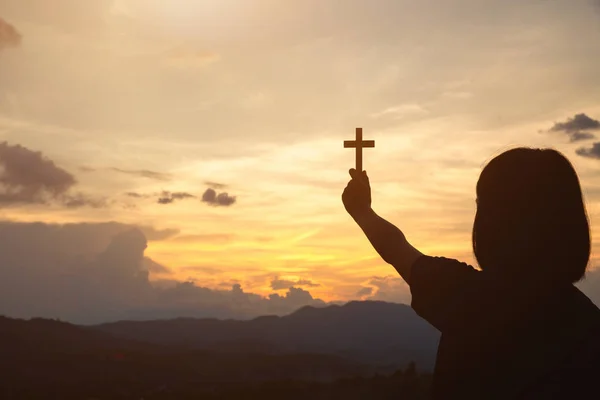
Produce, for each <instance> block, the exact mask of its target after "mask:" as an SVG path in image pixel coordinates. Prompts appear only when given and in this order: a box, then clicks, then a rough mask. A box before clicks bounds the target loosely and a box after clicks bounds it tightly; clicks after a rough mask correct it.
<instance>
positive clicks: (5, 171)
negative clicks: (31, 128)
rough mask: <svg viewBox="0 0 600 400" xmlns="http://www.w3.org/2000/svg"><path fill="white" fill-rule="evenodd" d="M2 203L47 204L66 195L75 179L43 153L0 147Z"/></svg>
mask: <svg viewBox="0 0 600 400" xmlns="http://www.w3.org/2000/svg"><path fill="white" fill-rule="evenodd" d="M0 167H1V172H0V186H1V191H0V202H2V203H4V204H13V203H45V202H46V201H47V200H50V199H57V198H60V197H61V196H63V195H65V194H66V192H67V191H68V190H69V189H71V188H72V187H73V186H74V185H75V184H76V181H75V177H74V176H73V175H71V174H70V173H69V172H67V171H65V170H64V169H62V168H60V167H58V166H56V164H54V162H53V161H52V160H50V159H48V158H46V157H44V155H42V153H40V152H35V151H31V150H29V149H27V148H25V147H23V146H20V145H14V146H11V145H9V144H8V143H7V142H3V143H0Z"/></svg>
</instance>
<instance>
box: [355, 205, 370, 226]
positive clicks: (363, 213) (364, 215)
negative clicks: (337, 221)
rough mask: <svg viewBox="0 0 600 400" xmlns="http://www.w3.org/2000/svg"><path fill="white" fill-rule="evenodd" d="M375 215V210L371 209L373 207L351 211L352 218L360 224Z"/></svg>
mask: <svg viewBox="0 0 600 400" xmlns="http://www.w3.org/2000/svg"><path fill="white" fill-rule="evenodd" d="M375 215H376V214H375V211H373V209H372V208H371V207H369V208H365V209H364V210H360V211H358V212H356V213H353V215H352V218H354V221H356V223H357V224H359V225H361V224H363V223H365V222H366V221H368V220H369V219H371V218H372V217H374V216H375Z"/></svg>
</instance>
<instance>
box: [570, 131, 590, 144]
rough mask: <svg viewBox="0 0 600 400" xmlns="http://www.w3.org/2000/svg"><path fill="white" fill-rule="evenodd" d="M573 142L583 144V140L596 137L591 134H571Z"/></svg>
mask: <svg viewBox="0 0 600 400" xmlns="http://www.w3.org/2000/svg"><path fill="white" fill-rule="evenodd" d="M570 137H571V142H572V143H574V142H581V141H583V140H590V139H594V138H595V137H596V135H594V134H593V133H590V132H573V133H571V134H570Z"/></svg>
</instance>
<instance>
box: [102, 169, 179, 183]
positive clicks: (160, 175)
mask: <svg viewBox="0 0 600 400" xmlns="http://www.w3.org/2000/svg"><path fill="white" fill-rule="evenodd" d="M111 170H113V171H115V172H120V173H122V174H127V175H132V176H137V177H141V178H148V179H154V180H157V181H163V182H166V181H170V180H171V179H173V177H172V175H171V174H167V173H164V172H156V171H150V170H147V169H137V170H132V169H122V168H111Z"/></svg>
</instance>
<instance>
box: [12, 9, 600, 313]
mask: <svg viewBox="0 0 600 400" xmlns="http://www.w3.org/2000/svg"><path fill="white" fill-rule="evenodd" d="M50 3H52V6H50ZM77 3H78V2H73V1H70V0H52V2H49V1H48V2H47V1H42V0H37V1H34V0H31V1H27V0H0V17H3V19H4V20H5V21H7V22H9V23H10V24H11V25H13V26H14V27H15V28H16V29H17V30H18V32H19V33H20V34H21V36H22V41H21V43H20V45H15V46H11V48H8V46H7V47H6V48H3V47H2V46H0V140H6V141H8V142H9V143H10V144H13V145H14V144H20V145H22V146H25V147H26V148H28V149H31V150H34V151H41V152H43V154H44V155H45V156H46V157H48V158H49V159H51V160H53V161H54V162H55V163H56V165H59V166H60V167H61V168H64V169H65V170H67V171H69V172H70V173H72V174H73V175H75V176H76V178H77V181H78V186H77V190H79V191H81V192H82V193H86V195H88V196H92V197H94V196H95V197H98V198H106V199H109V201H108V203H107V205H106V206H105V207H101V208H89V207H82V208H77V209H67V208H65V207H61V206H60V205H44V206H42V205H39V204H14V205H11V206H8V207H4V208H2V209H1V210H0V213H1V214H0V216H1V217H2V218H3V219H7V220H11V221H28V222H33V221H41V222H47V223H64V222H84V221H85V222H102V221H118V222H123V223H128V224H135V225H144V226H153V227H155V228H157V229H176V230H178V231H179V234H178V235H175V236H173V237H171V238H169V239H164V240H155V241H150V243H149V246H148V249H147V250H146V255H147V256H149V257H150V258H152V259H153V260H154V261H156V262H158V263H160V264H163V265H165V266H167V267H169V268H171V269H172V270H173V272H174V274H173V275H171V276H169V277H168V278H169V279H179V280H186V279H192V280H194V281H195V282H196V283H197V284H199V285H202V286H204V287H209V288H220V287H222V286H223V285H224V284H225V285H228V284H230V283H231V282H239V283H240V284H241V285H242V287H243V288H244V289H245V290H247V291H251V292H254V293H259V294H262V295H267V294H269V293H272V292H274V290H275V289H273V288H272V287H271V282H272V281H273V280H274V279H275V278H277V277H279V279H282V280H288V281H293V282H297V283H298V285H299V286H303V285H304V287H305V288H306V289H307V290H309V291H310V292H311V293H312V294H313V296H315V297H319V298H322V299H324V300H349V299H353V298H359V297H360V295H359V292H360V291H361V290H362V289H364V288H365V287H367V288H369V287H371V288H373V291H372V292H373V293H376V292H377V290H378V288H380V286H378V285H381V282H383V281H385V285H388V286H386V288H393V290H394V291H393V293H391V292H387V293H386V296H391V297H389V298H391V299H393V300H397V301H406V299H407V298H408V296H409V295H408V292H407V289H406V287H405V286H403V285H402V284H401V282H400V281H399V280H398V279H397V278H396V276H395V273H394V271H393V269H392V268H391V267H389V266H387V265H386V264H385V263H383V262H382V261H380V260H379V259H378V258H377V256H376V254H375V253H374V251H373V250H372V249H371V248H370V246H369V244H368V242H367V240H366V239H365V238H364V237H363V236H362V234H361V232H360V230H359V229H358V228H357V227H356V226H355V225H354V224H353V222H352V220H351V219H350V218H349V217H348V216H347V215H346V214H345V212H344V209H343V206H342V204H341V201H340V195H341V192H342V190H343V188H344V186H345V184H346V182H347V180H348V176H347V170H348V168H350V167H352V166H353V163H354V154H353V151H351V150H348V149H344V148H343V146H342V142H343V140H346V139H352V138H353V136H354V129H355V127H357V126H361V127H363V128H364V136H365V138H366V139H374V140H375V141H376V148H375V149H368V150H366V151H365V164H364V165H365V168H366V169H367V170H368V172H369V174H370V177H371V182H372V185H373V198H374V208H375V209H376V211H377V212H379V213H380V214H381V215H382V216H384V217H386V218H389V219H390V221H392V222H394V223H396V224H397V225H398V226H399V227H400V228H401V229H402V230H403V231H404V232H405V233H406V235H407V237H408V238H409V240H410V241H411V242H413V244H414V245H416V246H417V247H418V248H419V249H421V250H422V251H423V252H425V253H428V254H431V255H443V256H448V257H458V258H460V259H462V260H464V261H467V262H473V258H472V255H471V248H470V228H471V222H472V218H473V215H474V210H475V208H474V206H475V198H474V188H475V183H476V180H477V177H478V174H479V171H480V170H481V167H482V166H483V165H484V164H485V162H486V161H487V160H489V159H490V158H492V157H493V156H494V155H496V154H498V153H499V152H501V151H502V150H505V149H507V148H509V147H511V146H516V145H531V146H551V147H555V148H557V149H559V150H561V151H563V152H565V154H566V155H567V156H568V157H569V158H570V159H571V160H572V161H573V163H574V164H575V166H576V168H577V170H578V172H579V173H580V175H581V179H582V184H583V186H584V189H585V192H586V196H587V201H588V207H589V212H590V217H591V219H592V223H595V222H596V221H600V220H599V218H598V216H599V212H600V209H599V208H598V204H599V203H598V200H600V197H599V193H600V192H599V191H598V188H599V185H598V184H597V179H596V177H597V176H598V171H599V170H600V160H598V159H593V158H585V157H580V156H577V155H576V153H575V151H576V150H577V149H578V148H581V147H590V146H591V145H592V143H593V141H589V142H577V143H570V142H569V139H568V137H567V135H565V134H564V133H561V132H551V133H550V132H547V131H548V130H549V129H550V128H551V127H552V126H553V125H554V123H555V122H559V121H566V120H567V119H568V118H572V117H573V116H574V115H576V114H578V113H585V114H586V115H589V116H590V117H592V118H596V119H598V118H600V100H599V97H598V94H599V93H600V77H599V76H598V73H597V72H598V71H599V70H600V53H599V52H598V51H597V49H598V48H597V43H599V40H600V13H598V12H597V11H598V8H596V7H595V5H594V1H593V0H590V1H587V0H577V1H574V0H557V1H548V2H538V1H522V0H520V1H516V0H507V1H502V2H498V1H492V0H477V1H476V0H453V1H444V2H439V1H433V0H424V1H419V2H415V1H409V0H374V1H369V2H366V1H359V0H348V1H344V2H343V1H335V0H324V1H316V0H309V1H303V2H282V1H275V0H253V1H250V0H248V1H245V0H204V1H196V2H191V1H185V0H169V1H158V0H152V1H151V0H144V1H142V0H114V1H109V0H103V1H100V0H94V1H92V2H90V3H87V2H86V5H85V6H83V5H81V6H77ZM82 3H83V2H79V4H82ZM123 171H130V173H126V172H123ZM136 171H137V172H136ZM140 171H153V172H156V173H158V174H154V175H149V174H145V175H144V174H143V173H141V172H140ZM207 182H213V183H219V184H221V185H223V187H220V186H219V185H216V186H215V185H212V184H209V183H207ZM209 186H215V188H216V190H217V192H227V193H228V194H229V195H230V196H235V197H236V203H235V204H233V205H231V206H221V207H213V206H209V205H208V204H206V203H203V202H202V201H200V200H198V199H191V198H190V199H182V200H176V201H174V202H173V203H172V204H158V203H157V198H156V195H155V194H156V193H159V192H161V191H164V190H166V191H170V192H186V193H190V194H192V195H194V196H202V193H203V192H205V190H206V189H207V188H208V187H209ZM132 192H134V193H137V194H138V195H139V197H131V196H129V195H127V193H132ZM596 231H597V230H596V229H594V233H595V232H596ZM596 236H597V235H595V234H594V237H596ZM595 243H596V242H595ZM594 251H595V252H597V251H598V246H597V244H595V246H594ZM388 276H389V277H390V278H386V277H388ZM153 278H154V279H160V278H165V277H164V276H158V275H156V276H154V277H153ZM374 278H376V279H374ZM302 281H304V283H302ZM308 281H310V282H311V283H312V284H308V283H306V282H308ZM382 293H383V292H382ZM390 293H391V294H390Z"/></svg>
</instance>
